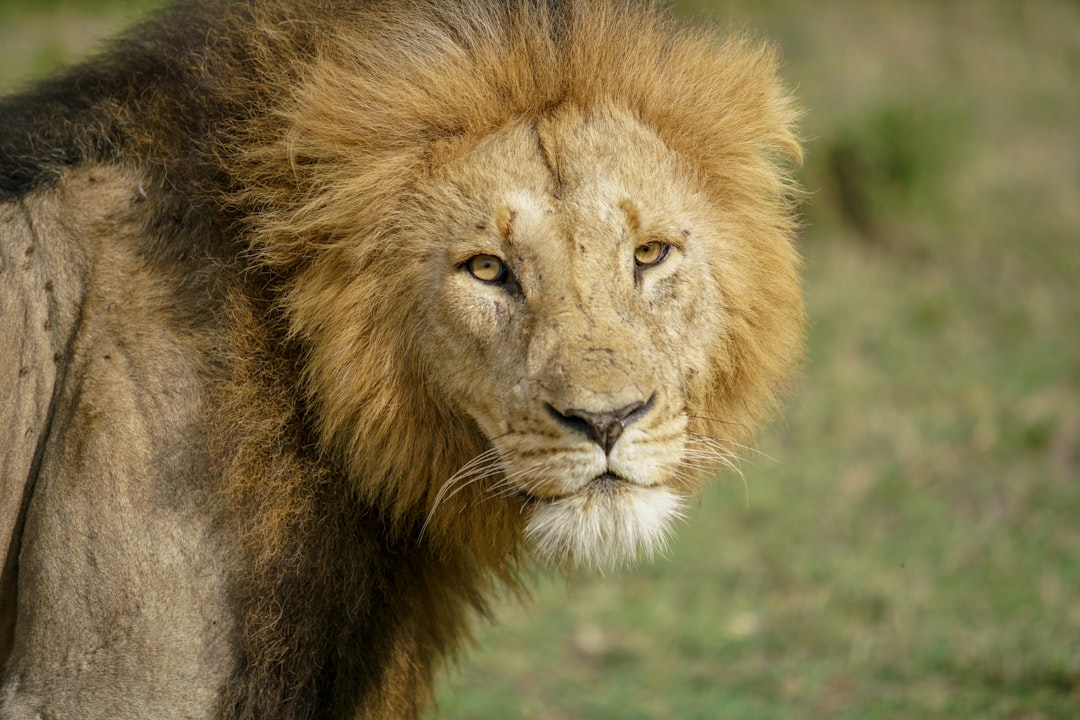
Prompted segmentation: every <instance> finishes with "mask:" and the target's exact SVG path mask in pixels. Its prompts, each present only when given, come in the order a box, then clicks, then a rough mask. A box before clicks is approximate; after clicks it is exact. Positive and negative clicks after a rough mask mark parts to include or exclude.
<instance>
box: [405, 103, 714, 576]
mask: <svg viewBox="0 0 1080 720" xmlns="http://www.w3.org/2000/svg"><path fill="white" fill-rule="evenodd" d="M421 194H422V195H423V196H424V198H423V200H422V202H423V203H425V204H427V205H428V208H429V212H431V213H433V214H435V215H437V216H438V217H439V218H440V219H441V220H442V221H443V222H442V224H443V227H444V228H445V234H444V235H443V236H442V237H440V238H439V239H438V241H437V242H433V243H431V244H430V247H431V248H432V251H431V252H430V254H429V256H428V257H427V258H426V261H427V268H426V271H427V277H425V278H423V279H422V280H419V281H420V282H422V283H424V284H425V285H427V286H429V287H430V289H431V292H430V297H429V300H428V302H427V303H426V305H425V306H424V308H423V316H422V318H421V319H419V320H418V322H420V323H422V328H421V331H420V333H419V334H420V336H421V337H423V338H425V339H426V340H425V341H424V343H423V347H422V348H421V349H422V351H423V352H424V355H425V360H426V364H427V370H426V372H425V374H426V375H428V376H430V377H431V378H432V379H433V381H434V383H435V384H436V385H437V388H438V390H439V391H441V393H444V394H445V395H446V396H447V397H449V398H450V399H451V402H452V403H454V404H455V405H457V406H458V407H460V408H462V409H463V410H464V411H465V412H466V413H467V415H468V416H469V417H471V418H472V420H473V421H475V423H476V425H477V426H478V427H479V428H480V429H481V431H482V432H483V434H484V435H485V436H486V438H487V440H488V441H489V442H490V444H491V446H492V448H493V449H494V452H489V453H487V454H485V455H482V456H480V457H479V458H478V459H477V461H476V462H475V463H474V464H471V465H467V466H465V467H464V468H462V470H461V472H460V473H459V474H458V475H457V476H456V477H455V478H454V480H453V481H452V482H450V483H448V484H447V486H446V487H445V491H446V492H454V490H455V486H456V485H458V484H465V483H469V482H472V481H476V482H480V483H483V484H484V485H486V486H487V489H488V491H489V492H491V493H495V494H498V495H502V496H515V497H516V498H517V499H518V500H519V501H520V503H521V505H523V506H524V511H525V514H526V525H525V533H526V536H527V537H528V538H529V539H530V540H531V542H532V544H533V546H534V547H535V548H536V550H537V551H538V552H539V553H540V554H541V555H542V556H545V557H547V558H550V559H556V560H560V561H561V560H567V561H571V562H575V563H585V564H596V565H600V566H608V565H612V564H621V563H623V562H625V561H627V560H629V559H632V558H633V557H635V556H636V555H637V554H639V553H640V552H644V553H645V554H651V553H652V552H653V551H654V550H655V549H656V548H657V547H658V546H659V545H662V543H663V540H664V536H665V532H666V530H667V528H668V526H669V525H670V524H671V522H672V520H673V519H674V518H676V517H677V516H678V515H679V508H680V505H681V500H682V498H683V497H684V496H685V495H686V494H687V493H688V492H689V490H690V488H689V487H688V483H689V481H690V479H691V475H690V474H689V473H688V472H687V463H686V460H687V457H686V456H687V447H688V434H687V430H688V419H689V415H690V413H692V412H693V408H691V407H689V406H688V399H689V397H690V395H691V392H690V388H691V386H692V385H693V383H694V379H695V376H698V375H699V374H705V371H706V369H707V366H708V364H709V358H710V357H711V356H712V355H713V354H715V345H716V344H717V342H718V340H719V338H720V337H721V336H722V334H723V332H724V310H723V305H724V299H723V293H722V291H721V288H720V287H719V285H718V282H717V278H716V277H715V275H714V270H713V267H712V265H711V264H710V254H711V253H713V252H714V246H716V245H717V244H722V243H723V242H724V239H723V238H722V237H718V236H717V230H716V228H714V227H712V226H711V225H710V222H709V218H708V211H707V210H706V209H705V203H704V201H703V199H702V198H701V196H700V195H699V193H698V192H697V191H696V190H695V188H694V183H693V180H692V178H691V177H690V176H689V173H688V171H687V169H686V168H685V167H683V166H682V165H681V164H680V162H679V159H678V158H677V157H676V156H675V155H674V154H673V153H672V152H671V151H669V150H668V149H667V148H665V146H664V145H663V143H662V142H661V141H660V140H659V139H658V138H657V137H656V136H655V135H654V134H653V133H651V132H650V131H649V130H647V129H646V128H644V127H643V126H641V125H640V124H638V123H636V122H635V121H633V120H631V119H630V118H629V117H628V116H626V115H623V114H619V113H594V114H592V115H591V116H589V117H585V116H582V115H581V114H579V113H576V112H569V111H566V112H562V113H560V114H558V115H557V116H555V117H554V118H553V119H549V120H546V121H543V122H541V123H539V124H535V125H532V124H524V123H523V124H517V125H513V126H511V127H508V128H504V129H503V130H501V131H499V132H497V133H495V134H493V135H490V136H488V137H486V138H484V139H483V140H481V141H479V142H478V143H476V144H475V145H473V146H472V147H469V148H467V149H465V150H463V151H461V152H460V154H459V155H457V156H456V157H454V158H453V159H452V160H450V161H449V162H447V163H446V164H445V165H444V166H442V167H441V168H440V170H439V171H438V172H436V173H435V174H434V176H433V177H432V178H431V180H430V182H429V183H428V184H427V186H426V187H425V188H424V189H423V190H422V191H421ZM425 225H428V226H430V223H425Z"/></svg>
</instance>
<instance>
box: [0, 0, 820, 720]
mask: <svg viewBox="0 0 1080 720" xmlns="http://www.w3.org/2000/svg"><path fill="white" fill-rule="evenodd" d="M778 62H779V61H778V53H777V52H776V50H775V49H774V48H773V47H772V46H771V45H769V44H768V43H766V42H762V41H758V40H756V39H753V38H752V37H749V36H747V35H745V34H735V35H722V34H721V33H719V32H718V31H716V30H714V29H711V28H707V27H699V26H695V25H691V24H684V23H683V22H681V21H676V20H674V19H672V17H670V16H669V15H668V14H667V12H666V11H664V10H663V9H662V8H659V7H657V6H655V5H653V4H650V3H633V2H630V3H628V2H622V1H621V0H599V1H595V2H594V1H592V0H590V2H577V1H575V0H546V1H541V0H463V1H462V2H455V3H447V2H436V1H435V0H383V1H378V2H376V1H374V0H369V1H366V2H365V1H362V0H354V1H353V2H339V3H325V2H322V1H321V0H302V1H300V2H292V1H287V0H234V1H231V2H223V3H214V2H189V3H184V4H181V5H178V6H175V7H173V8H171V9H167V10H164V11H162V12H161V13H160V14H159V15H158V16H156V17H154V18H152V19H150V20H148V21H147V22H146V23H144V24H143V25H142V26H140V27H139V28H137V29H135V30H134V31H132V32H131V33H129V34H127V35H125V36H123V37H121V38H120V39H119V40H117V41H116V42H115V43H114V44H112V45H111V46H110V47H109V48H108V49H107V50H105V51H104V52H103V53H102V54H101V55H100V56H98V57H96V58H94V59H91V60H89V61H87V62H86V63H84V64H82V65H79V66H76V67H75V68H73V69H70V70H68V71H66V72H64V73H63V74H61V75H59V76H57V77H55V78H53V79H50V80H47V81H44V82H42V83H40V84H38V85H36V86H34V87H31V88H29V89H27V90H25V91H23V92H21V93H19V94H16V95H13V96H11V97H9V98H7V99H4V100H3V101H0V332H2V336H0V337H2V342H0V389H2V390H0V392H2V403H0V426H2V427H3V428H5V429H6V434H5V437H4V441H3V442H2V443H0V463H2V475H0V480H2V484H0V492H2V496H0V497H2V501H0V523H2V527H0V530H2V532H0V537H2V538H4V542H5V545H4V546H3V551H4V552H3V557H4V564H3V575H2V581H0V619H2V621H0V661H2V662H3V675H2V680H0V716H3V717H5V718H35V717H69V716H71V717H81V718H110V719H112V718H149V717H153V718H220V719H223V720H224V719H236V718H252V719H253V718H312V717H320V718H323V717H325V718H360V717H362V718H374V719H376V720H378V719H389V718H417V717H420V716H421V715H423V714H424V713H425V712H427V709H428V708H429V706H430V705H431V697H432V687H433V683H434V678H435V676H436V674H437V672H438V669H439V668H440V667H441V666H442V664H443V663H444V662H445V659H446V658H449V657H451V656H453V655H454V653H455V651H456V649H457V648H458V647H459V646H460V644H461V642H462V640H463V639H464V638H466V637H467V636H468V632H469V627H470V624H471V623H472V622H473V620H474V618H476V617H478V616H483V615H485V614H487V613H489V612H490V607H489V603H490V599H491V598H492V597H493V594H494V593H496V592H497V591H498V589H499V588H500V587H502V588H506V587H509V588H518V587H520V584H521V582H522V580H521V577H522V570H523V569H525V568H526V567H529V566H531V565H533V564H539V565H542V566H543V565H546V566H550V567H553V568H556V569H558V568H567V569H568V568H574V567H583V568H593V569H597V570H600V571H604V570H608V569H617V568H619V567H622V566H625V565H628V564H630V563H633V562H635V561H636V560H637V559H639V558H641V559H647V558H648V557H649V556H651V555H653V554H655V553H657V552H660V551H661V550H662V549H663V547H664V544H665V542H666V538H667V537H668V534H669V531H670V529H671V526H672V524H673V521H675V520H676V519H677V518H679V517H680V516H681V514H682V512H683V508H684V507H685V505H686V504H687V502H688V501H689V499H691V498H693V497H694V496H695V495H696V494H697V493H698V492H699V490H700V486H701V483H702V482H703V480H704V479H705V478H708V477H711V476H713V475H714V474H715V471H717V470H719V469H721V468H722V467H723V466H725V465H730V464H732V463H734V462H735V461H736V460H737V456H738V453H739V450H740V448H742V447H744V446H745V445H746V444H748V443H750V442H752V437H753V433H754V430H755V429H756V428H757V427H759V426H760V424H761V423H762V422H763V421H764V420H765V419H767V417H768V416H769V415H770V413H773V412H774V411H775V409H776V407H777V405H778V398H780V397H781V396H782V394H783V393H784V392H785V391H786V390H787V389H788V388H789V387H790V385H791V383H792V379H793V376H794V374H795V373H796V369H797V365H798V361H799V357H800V354H801V351H802V346H803V341H804V340H803V335H804V324H805V322H804V311H803V305H802V300H801V289H800V280H799V273H800V259H799V253H798V250H797V247H796V241H795V236H796V232H797V222H798V221H797V212H796V211H797V203H798V200H799V189H798V187H797V185H796V183H795V182H794V180H793V173H794V170H795V168H796V167H797V165H798V162H799V160H800V152H801V151H800V144H799V141H798V138H797V135H796V129H795V127H796V123H797V119H798V113H799V110H798V108H797V106H796V103H795V101H794V100H793V98H792V95H791V93H790V91H789V90H787V89H786V88H785V86H784V85H783V83H782V82H781V81H780V80H779V79H778Z"/></svg>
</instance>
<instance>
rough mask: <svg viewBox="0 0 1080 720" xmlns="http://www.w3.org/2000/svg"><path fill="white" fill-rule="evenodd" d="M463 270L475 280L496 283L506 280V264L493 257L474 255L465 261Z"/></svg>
mask: <svg viewBox="0 0 1080 720" xmlns="http://www.w3.org/2000/svg"><path fill="white" fill-rule="evenodd" d="M465 269H466V270H468V271H469V274H470V275H472V276H473V277H474V278H476V279H477V280H482V281H483V282H489V283H498V282H502V281H503V280H505V279H506V276H507V272H506V263H504V262H503V261H502V260H500V259H499V258H497V257H495V256H494V255H474V256H473V257H471V258H469V259H468V260H466V261H465Z"/></svg>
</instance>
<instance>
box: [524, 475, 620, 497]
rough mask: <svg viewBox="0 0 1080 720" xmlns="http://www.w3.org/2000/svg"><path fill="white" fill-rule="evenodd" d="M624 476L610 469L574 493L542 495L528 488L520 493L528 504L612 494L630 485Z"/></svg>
mask: <svg viewBox="0 0 1080 720" xmlns="http://www.w3.org/2000/svg"><path fill="white" fill-rule="evenodd" d="M629 484H630V483H628V482H627V481H626V480H625V479H624V478H622V477H620V476H618V475H616V474H615V473H613V472H611V471H610V470H609V471H607V472H604V473H601V474H599V475H597V476H596V477H594V478H593V479H592V480H590V481H589V482H587V483H586V484H585V485H583V486H582V487H581V488H580V489H579V490H575V491H574V492H572V493H563V494H560V495H541V494H538V493H534V492H529V491H528V490H520V491H518V495H519V496H521V498H522V499H523V500H524V501H525V503H526V504H530V505H532V504H542V503H547V504H550V503H556V502H559V501H560V500H565V499H566V498H571V497H578V496H581V495H590V496H601V495H612V494H614V493H617V492H619V491H621V490H622V489H624V488H626V487H628V486H629Z"/></svg>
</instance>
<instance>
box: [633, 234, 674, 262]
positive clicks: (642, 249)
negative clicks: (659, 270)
mask: <svg viewBox="0 0 1080 720" xmlns="http://www.w3.org/2000/svg"><path fill="white" fill-rule="evenodd" d="M669 250H671V246H670V245H668V244H667V243H662V242H660V241H659V240H650V241H649V242H647V243H642V244H641V245H638V246H637V247H636V248H634V262H635V263H636V264H637V266H638V267H639V268H644V267H651V266H653V265H659V264H660V263H662V262H664V259H665V258H666V257H667V255H668V251H669Z"/></svg>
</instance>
